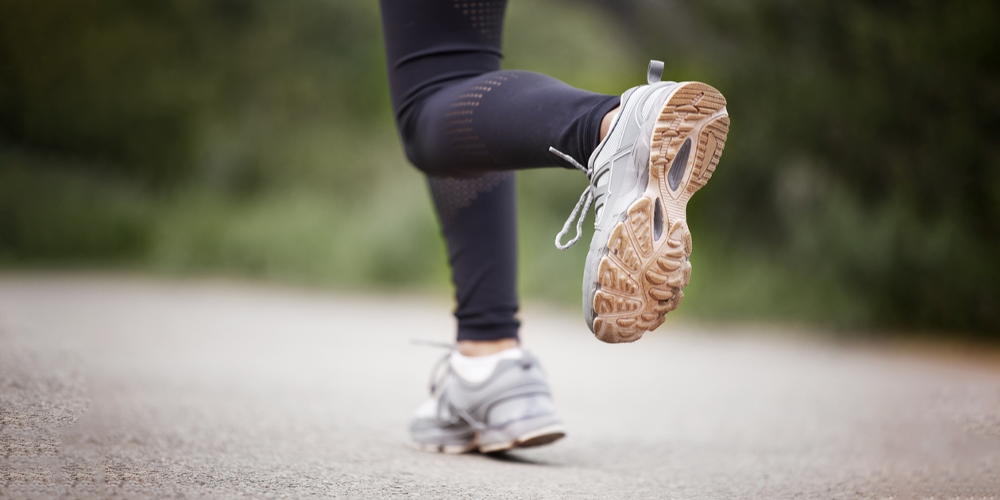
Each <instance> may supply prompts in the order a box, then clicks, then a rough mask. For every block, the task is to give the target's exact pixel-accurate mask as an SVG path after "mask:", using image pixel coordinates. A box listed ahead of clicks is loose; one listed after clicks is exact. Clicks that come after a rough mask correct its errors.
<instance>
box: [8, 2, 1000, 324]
mask: <svg viewBox="0 0 1000 500" xmlns="http://www.w3.org/2000/svg"><path fill="white" fill-rule="evenodd" d="M998 28H1000V6H998V4H995V3H993V2H989V1H985V0H962V1H956V2H946V3H945V2H930V1H924V0H913V1H892V2H864V1H858V0H850V1H839V2H835V1H823V2H821V1H816V0H809V1H805V2H788V1H784V0H752V1H748V2H735V3H734V2H723V1H719V0H712V1H702V2H695V1H693V0H690V1H653V0H622V1H617V0H616V1H611V0H591V2H589V3H582V4H581V3H569V2H564V1H557V0H546V1H536V2H525V1H517V0H515V1H514V2H512V4H511V5H510V7H509V13H508V19H507V27H506V31H505V51H506V53H507V59H506V60H505V66H506V67H509V68H520V69H528V70H534V71H540V72H544V73H547V74H550V75H552V76H555V77H557V78H560V79H563V80H565V81H567V82H568V83H570V84H573V85H575V86H578V87H582V88H587V89H590V90H594V91H598V92H605V93H612V94H614V93H620V92H621V91H622V90H624V89H625V88H627V87H629V86H632V85H635V84H638V83H642V81H643V69H644V68H645V63H646V60H647V59H649V58H660V59H664V60H665V61H666V62H667V74H666V77H667V78H670V79H674V80H695V79H696V80H703V81H708V82H710V83H712V84H713V85H715V86H716V87H718V88H719V89H720V90H722V91H723V93H724V94H726V96H727V97H728V98H729V109H730V113H731V115H732V117H733V129H732V131H731V134H730V140H729V142H728V144H727V153H726V155H725V157H724V158H723V160H722V163H721V164H720V167H719V170H718V171H717V173H716V175H715V177H714V180H713V182H712V183H711V184H710V187H709V189H706V190H704V191H703V192H702V193H700V194H699V195H698V196H697V197H695V199H694V200H693V201H692V205H691V207H690V214H691V225H692V226H693V230H694V234H695V246H696V248H697V251H696V252H695V255H694V257H693V259H692V260H693V263H694V267H695V274H694V278H693V281H692V284H691V285H690V288H689V290H688V292H689V293H687V294H686V295H687V298H686V299H685V301H686V303H685V307H682V308H681V310H680V311H679V312H681V314H697V315H699V316H700V317H705V318H725V319H746V318H753V319H765V318H766V319H775V318H778V319H781V318H783V319H786V320H793V321H810V322H821V323H824V324H827V325H835V326H842V327H850V328H858V327H862V328H865V329H882V330H885V329H897V328H907V329H911V328H917V329H924V330H936V331H952V332H962V334H963V335H980V336H985V337H992V338H997V335H996V334H997V332H998V331H1000V262H998V258H997V257H998V256H1000V168H998V166H1000V158H998V155H1000V146H998V144H1000V143H998V142H997V141H996V138H997V137H1000V133H998V132H1000V130H998V129H1000V123H998V122H1000V81H998V64H1000V57H998V56H1000V54H998V49H1000V40H998V38H1000V29H998ZM384 65H385V60H384V56H383V54H382V47H381V34H380V25H379V19H378V7H377V3H376V2H373V1H369V0H289V1H286V2H267V1H265V0H198V1H196V0H148V1H142V2H139V1H126V0H48V1H46V2H33V1H30V0H0V264H2V265H4V266H6V267H17V266H39V265H44V266H51V265H74V266H80V265H83V266H94V265H100V266H126V267H130V268H138V269H146V270H159V271H165V272H182V273H223V274H235V275H250V276H260V277H265V278H270V279H279V280H288V281H295V282H303V283H315V284H320V285H325V286H331V285H332V286H351V287H357V286H393V287H398V286H416V287H430V288H431V289H433V290H436V292H435V293H442V294H443V293H447V292H446V290H447V289H448V275H447V267H446V261H445V255H444V252H443V245H442V242H441V241H440V238H439V236H438V229H437V225H436V222H435V220H434V216H433V213H432V211H431V206H430V203H429V199H428V196H427V194H426V188H425V186H424V181H423V178H422V177H421V176H420V175H419V174H418V173H417V172H416V171H415V170H413V169H412V168H410V167H408V166H407V165H406V164H405V160H404V159H403V155H402V154H401V151H400V147H399V145H398V141H397V139H396V135H395V131H394V129H393V126H392V116H391V111H390V109H389V103H388V91H387V84H386V81H385V70H384ZM519 175H520V181H519V183H520V197H521V201H520V212H521V214H520V215H521V242H520V248H521V260H522V270H521V276H520V278H521V286H522V289H523V290H524V291H525V292H526V293H527V294H528V295H530V296H540V297H545V298H549V299H553V300H558V301H563V302H567V303H573V304H575V303H577V302H578V301H579V280H580V278H581V276H582V264H583V259H584V257H585V253H586V248H585V245H579V246H578V247H579V248H574V249H572V250H570V251H568V252H558V251H556V250H555V249H554V248H553V247H552V239H553V237H554V233H555V232H556V230H558V228H559V227H560V226H561V224H562V221H563V220H564V218H565V216H566V215H567V214H568V211H569V209H570V208H571V207H572V205H573V203H574V202H575V201H576V198H577V197H578V196H579V192H580V191H581V190H582V189H583V187H584V186H585V185H586V180H585V179H584V178H583V176H580V175H574V174H573V173H571V172H567V171H565V170H562V169H552V170H544V171H531V172H523V173H521V174H519Z"/></svg>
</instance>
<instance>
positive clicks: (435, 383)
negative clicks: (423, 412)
mask: <svg viewBox="0 0 1000 500" xmlns="http://www.w3.org/2000/svg"><path fill="white" fill-rule="evenodd" d="M413 343H414V344H417V345H426V346H431V347H441V348H446V349H448V352H447V353H446V354H445V355H444V356H442V357H441V359H439V360H438V362H437V363H435V364H434V369H433V370H431V380H430V391H431V396H434V395H435V393H436V392H437V390H438V389H439V388H441V384H443V383H444V381H445V380H446V379H447V378H448V375H449V374H450V373H451V372H452V368H451V363H450V359H451V353H452V351H454V350H455V349H456V347H457V346H456V345H455V344H448V343H445V342H434V341H430V340H413ZM442 368H444V369H443V370H442ZM446 393H447V388H445V390H443V391H441V393H440V394H438V395H437V396H438V402H437V408H436V411H437V419H438V420H441V421H445V422H448V423H450V424H457V423H458V419H459V418H461V419H462V420H464V421H465V422H466V423H467V424H469V425H470V426H472V428H474V429H476V430H477V431H479V432H482V431H485V430H486V429H487V426H486V425H485V424H483V423H482V422H479V421H477V420H476V419H475V418H473V417H472V415H470V414H469V413H468V412H467V411H465V410H464V409H462V408H460V407H458V406H457V405H449V406H450V407H451V408H452V409H453V410H455V413H452V414H451V416H450V417H448V418H445V416H444V415H442V414H441V413H442V409H443V407H444V404H443V403H444V402H445V401H446V398H445V396H446Z"/></svg>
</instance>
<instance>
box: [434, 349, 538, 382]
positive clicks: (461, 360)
mask: <svg viewBox="0 0 1000 500" xmlns="http://www.w3.org/2000/svg"><path fill="white" fill-rule="evenodd" d="M523 356H524V351H522V350H521V348H520V347H514V348H511V349H507V350H504V351H500V352H498V353H496V354H490V355H488V356H463V355H462V354H459V353H458V351H455V352H452V353H451V359H450V360H449V362H450V363H451V368H452V370H454V371H455V374H457V375H458V376H459V377H460V378H461V379H462V380H464V381H466V382H469V383H473V384H476V383H479V382H482V381H484V380H486V379H488V378H490V375H492V374H493V372H494V371H495V370H496V368H497V365H498V364H499V363H500V361H501V360H504V359H521V358H522V357H523Z"/></svg>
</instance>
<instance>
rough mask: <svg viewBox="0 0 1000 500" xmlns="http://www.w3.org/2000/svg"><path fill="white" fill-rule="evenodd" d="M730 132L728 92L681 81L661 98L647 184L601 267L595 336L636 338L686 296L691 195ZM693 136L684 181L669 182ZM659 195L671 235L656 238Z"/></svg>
mask: <svg viewBox="0 0 1000 500" xmlns="http://www.w3.org/2000/svg"><path fill="white" fill-rule="evenodd" d="M728 134H729V115H728V112H727V110H726V98H725V97H723V95H722V94H721V93H720V92H719V91H718V90H716V89H715V88H713V87H711V86H709V85H706V84H704V83H697V82H690V83H684V84H682V85H681V86H680V87H678V88H677V89H676V90H675V91H674V93H673V95H671V96H670V97H669V98H668V99H667V100H666V101H665V102H664V104H663V107H662V108H661V110H660V114H659V117H658V119H657V123H656V126H655V127H654V129H653V134H652V138H651V140H650V145H651V147H650V158H649V182H648V183H647V187H646V191H645V192H644V193H643V195H642V196H640V197H639V199H638V200H636V201H635V202H633V203H632V205H631V206H629V208H628V210H627V211H626V216H625V218H624V220H622V221H621V222H619V223H618V224H617V225H616V226H615V227H614V229H612V231H611V235H610V237H609V238H608V246H607V250H608V251H607V254H606V255H605V256H604V257H603V258H602V259H601V263H600V265H599V268H598V281H599V284H600V289H599V290H598V291H597V292H596V293H595V294H594V304H593V305H594V311H595V312H596V315H597V316H596V318H595V319H594V335H595V336H596V337H597V338H598V339H600V340H602V341H604V342H610V343H618V342H634V341H636V340H638V339H639V338H641V337H642V335H643V334H644V333H645V332H647V331H650V330H653V329H655V328H657V327H658V326H660V325H661V324H663V322H664V320H665V316H666V314H667V313H668V312H670V311H672V310H674V309H676V308H677V306H678V305H679V304H680V303H681V301H682V300H683V299H684V291H683V289H684V287H685V286H687V284H688V283H689V282H690V281H691V263H690V261H689V257H690V255H691V250H692V240H691V231H690V230H689V229H688V225H687V221H686V208H687V202H688V200H689V199H690V198H691V195H693V194H694V193H695V192H696V191H698V190H699V189H701V188H702V187H703V186H704V185H705V183H706V182H708V179H710V178H711V177H712V174H713V173H714V172H715V168H716V166H717V165H718V163H719V158H720V157H721V156H722V150H723V149H724V148H725V145H726V137H727V136H728ZM688 138H690V139H691V141H692V143H695V142H696V143H697V148H696V149H695V150H694V151H693V152H691V153H693V154H691V153H689V154H688V155H687V156H688V158H687V160H686V165H685V169H684V172H683V177H682V178H681V181H680V183H679V184H678V183H670V182H668V179H667V172H668V171H669V169H670V167H671V164H672V163H673V160H674V158H675V156H677V154H678V152H679V151H680V150H681V148H682V145H683V144H684V142H685V141H686V140H687V139H688ZM678 160H683V158H678ZM670 184H674V189H671V186H670ZM657 201H658V202H659V203H660V204H662V207H663V211H664V213H663V217H664V228H667V229H666V236H667V237H666V238H659V239H655V240H654V238H653V218H654V207H655V206H656V204H657Z"/></svg>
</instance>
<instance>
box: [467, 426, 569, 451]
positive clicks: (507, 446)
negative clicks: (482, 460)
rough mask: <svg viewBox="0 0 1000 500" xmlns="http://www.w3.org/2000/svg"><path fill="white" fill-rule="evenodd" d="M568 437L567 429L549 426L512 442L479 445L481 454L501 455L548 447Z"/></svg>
mask: <svg viewBox="0 0 1000 500" xmlns="http://www.w3.org/2000/svg"><path fill="white" fill-rule="evenodd" d="M565 436H566V429H564V428H563V426H561V425H549V426H546V427H542V428H541V429H536V430H534V431H531V432H529V433H527V434H524V435H523V436H519V437H518V438H517V439H514V440H512V441H507V442H505V443H492V444H488V445H486V444H481V445H479V452H480V453H500V452H503V451H509V450H512V449H514V448H532V447H535V446H542V445H546V444H549V443H552V442H555V441H558V440H559V439H562V438H563V437H565Z"/></svg>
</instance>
